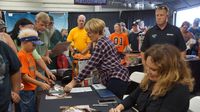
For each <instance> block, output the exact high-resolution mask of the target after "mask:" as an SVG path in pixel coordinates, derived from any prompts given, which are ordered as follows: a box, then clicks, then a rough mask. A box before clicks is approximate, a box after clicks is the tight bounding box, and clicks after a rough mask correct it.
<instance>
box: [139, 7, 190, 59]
mask: <svg viewBox="0 0 200 112" xmlns="http://www.w3.org/2000/svg"><path fill="white" fill-rule="evenodd" d="M155 16H156V25H155V26H154V27H153V28H151V29H149V30H148V31H147V33H146V35H145V38H144V42H143V44H142V47H141V51H142V52H145V51H146V50H147V49H148V48H149V47H151V46H152V45H154V44H171V45H174V46H176V47H177V48H178V49H179V50H180V51H181V53H182V56H183V57H184V56H185V50H186V45H185V42H184V39H183V36H182V34H181V32H180V29H179V28H178V27H176V26H173V25H170V24H169V23H168V16H169V9H168V7H167V6H158V7H157V8H156V10H155ZM142 54H143V53H142Z"/></svg>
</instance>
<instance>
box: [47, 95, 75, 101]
mask: <svg viewBox="0 0 200 112" xmlns="http://www.w3.org/2000/svg"><path fill="white" fill-rule="evenodd" d="M65 98H72V96H63V97H58V96H49V95H46V96H45V99H46V100H54V99H65Z"/></svg>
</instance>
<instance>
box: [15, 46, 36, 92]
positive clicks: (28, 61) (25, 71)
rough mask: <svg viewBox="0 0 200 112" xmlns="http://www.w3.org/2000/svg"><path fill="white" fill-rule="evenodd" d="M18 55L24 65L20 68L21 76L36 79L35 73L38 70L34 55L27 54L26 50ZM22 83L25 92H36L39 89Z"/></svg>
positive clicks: (27, 83) (24, 82)
mask: <svg viewBox="0 0 200 112" xmlns="http://www.w3.org/2000/svg"><path fill="white" fill-rule="evenodd" d="M17 55H18V58H19V60H20V62H21V65H22V66H21V68H20V72H21V74H22V75H28V76H29V77H31V78H33V79H36V75H35V72H36V70H37V69H36V64H35V60H34V58H33V56H32V53H27V52H26V51H24V50H20V51H19V52H18V53H17ZM22 83H23V84H24V89H23V90H29V91H30V90H35V89H36V87H37V86H36V85H35V84H33V83H30V82H26V81H23V80H22Z"/></svg>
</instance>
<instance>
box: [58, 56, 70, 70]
mask: <svg viewBox="0 0 200 112" xmlns="http://www.w3.org/2000/svg"><path fill="white" fill-rule="evenodd" d="M68 67H69V62H68V60H67V57H66V56H65V55H64V54H59V55H58V56H57V69H62V68H68Z"/></svg>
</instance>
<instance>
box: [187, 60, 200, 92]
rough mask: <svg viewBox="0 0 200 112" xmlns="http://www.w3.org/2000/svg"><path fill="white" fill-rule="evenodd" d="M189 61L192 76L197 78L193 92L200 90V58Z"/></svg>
mask: <svg viewBox="0 0 200 112" xmlns="http://www.w3.org/2000/svg"><path fill="white" fill-rule="evenodd" d="M188 63H189V66H190V69H191V71H192V76H193V77H194V79H195V84H194V91H193V92H194V93H195V92H200V60H199V59H197V60H189V61H188Z"/></svg>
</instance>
